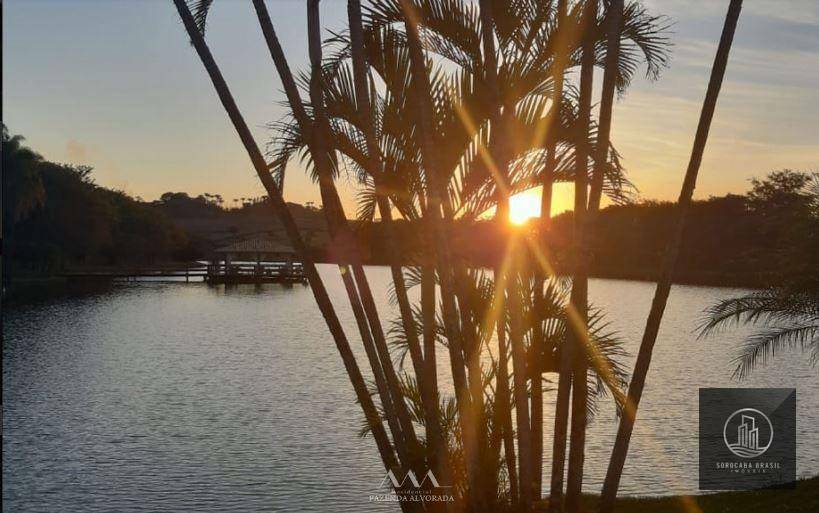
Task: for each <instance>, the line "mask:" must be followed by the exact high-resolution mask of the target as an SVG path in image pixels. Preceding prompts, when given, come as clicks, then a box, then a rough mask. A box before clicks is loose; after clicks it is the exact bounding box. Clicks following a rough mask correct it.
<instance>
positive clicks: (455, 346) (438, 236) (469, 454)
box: [401, 0, 478, 504]
mask: <svg viewBox="0 0 819 513" xmlns="http://www.w3.org/2000/svg"><path fill="white" fill-rule="evenodd" d="M401 8H402V11H403V14H404V25H405V28H406V33H407V45H408V49H409V56H410V70H411V74H412V80H413V87H412V89H413V94H414V95H415V99H416V102H417V105H418V106H419V108H418V119H419V125H420V126H419V135H420V138H421V160H422V162H423V166H424V172H425V177H426V179H427V183H428V184H429V187H428V191H429V192H428V194H429V198H428V199H427V215H428V216H429V221H430V224H431V226H432V231H433V236H434V238H435V253H436V257H437V258H436V261H437V264H438V275H439V279H440V283H441V302H442V305H443V317H444V330H445V331H446V334H447V341H448V349H449V357H450V363H451V366H452V379H453V383H454V386H455V398H456V402H457V404H458V417H459V421H460V425H461V433H462V436H463V451H464V459H465V461H466V462H467V463H466V469H467V482H468V490H467V494H468V501H469V502H470V503H472V504H475V494H476V493H477V490H475V486H474V484H475V483H474V476H475V471H476V466H477V462H478V460H477V440H476V437H475V432H476V431H475V426H474V425H470V424H469V423H468V422H467V419H469V418H470V416H471V412H472V400H471V394H470V391H469V388H468V383H467V378H466V369H465V362H464V352H463V345H462V339H461V333H460V328H459V323H458V312H457V308H456V304H455V289H454V286H453V274H452V266H451V263H452V258H451V253H450V251H449V243H448V241H447V231H446V229H445V222H444V220H443V219H442V214H443V212H442V208H443V207H444V201H446V198H447V195H446V183H445V182H444V180H443V177H442V175H439V173H442V172H443V170H442V169H439V168H438V165H437V158H436V153H435V148H434V144H435V143H434V132H433V124H432V120H433V111H432V102H431V98H430V95H431V86H430V80H429V76H428V74H427V68H426V62H425V59H424V52H423V48H422V46H421V39H420V35H419V28H418V23H419V18H418V13H417V12H416V10H415V6H414V5H413V4H412V2H411V0H401Z"/></svg>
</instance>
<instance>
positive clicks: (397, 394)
mask: <svg viewBox="0 0 819 513" xmlns="http://www.w3.org/2000/svg"><path fill="white" fill-rule="evenodd" d="M319 1H320V0H308V2H307V36H308V47H309V54H310V64H311V74H310V103H311V104H312V106H313V117H314V125H313V133H312V139H313V144H314V149H315V150H316V153H313V161H314V162H316V163H317V170H318V172H319V187H320V189H321V192H322V198H323V202H324V212H325V215H326V216H327V220H328V225H329V228H330V231H331V234H334V236H335V238H336V239H337V240H338V241H339V242H340V246H341V248H342V251H341V254H342V255H344V256H343V257H342V258H344V257H346V259H347V260H348V261H350V263H351V264H352V265H351V267H352V270H353V277H354V278H355V282H356V285H357V286H358V291H359V294H360V296H361V302H362V304H363V307H364V311H365V312H366V314H367V320H368V321H369V326H370V331H371V332H372V336H373V339H374V341H375V347H376V350H377V351H378V355H379V357H380V359H381V366H382V368H383V369H384V374H385V376H386V378H387V379H386V380H387V386H388V389H389V390H390V392H391V395H392V402H393V405H394V408H395V412H396V413H397V417H398V420H399V422H400V424H401V432H402V438H403V439H404V441H405V442H406V447H404V448H403V449H404V451H406V454H407V455H409V454H413V455H414V456H415V457H417V456H418V451H417V450H416V448H417V447H418V442H417V439H416V438H415V431H414V426H413V424H412V418H411V417H410V415H409V410H408V408H407V406H406V403H405V402H404V394H403V392H402V387H401V382H400V381H399V379H398V375H397V374H396V372H395V368H394V366H393V362H392V358H391V356H390V353H389V348H388V347H387V342H386V338H385V336H384V331H383V328H382V326H381V321H380V319H379V316H378V310H377V308H376V305H375V300H374V299H373V295H372V291H371V290H370V284H369V281H368V280H367V275H366V274H365V273H364V268H363V267H362V265H361V257H360V255H359V252H358V248H357V246H356V244H355V238H354V237H353V234H352V231H351V230H350V228H349V226H348V225H347V217H346V215H345V214H344V208H343V207H342V205H341V200H340V198H339V196H338V191H337V190H336V187H335V183H334V181H333V178H332V176H333V175H332V172H331V169H332V164H331V162H330V153H331V152H332V148H331V145H330V138H331V135H330V125H329V122H328V120H327V116H326V113H325V110H324V86H323V77H322V75H321V73H322V72H321V24H320V16H319ZM319 161H323V166H322V165H318V163H319ZM353 299H354V298H351V300H353ZM405 465H406V466H408V467H412V466H413V465H414V462H413V461H409V460H405Z"/></svg>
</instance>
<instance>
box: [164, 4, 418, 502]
mask: <svg viewBox="0 0 819 513" xmlns="http://www.w3.org/2000/svg"><path fill="white" fill-rule="evenodd" d="M174 5H175V6H176V9H177V11H178V12H179V16H180V17H181V18H182V22H183V24H184V26H185V30H186V31H187V33H188V36H189V37H190V39H191V43H192V44H193V46H194V48H195V49H196V52H197V54H198V55H199V58H200V60H201V61H202V64H203V66H204V67H205V70H206V71H207V73H208V75H209V77H210V79H211V82H212V83H213V86H214V89H215V90H216V92H217V94H218V96H219V99H220V100H221V102H222V105H223V107H224V108H225V111H226V112H227V114H228V117H229V118H230V120H231V122H232V123H233V126H234V128H235V129H236V132H237V133H238V135H239V138H240V139H241V140H242V143H243V145H244V146H245V150H246V151H247V153H248V156H249V157H250V160H251V162H252V163H253V167H254V168H255V170H256V173H257V175H258V176H259V179H260V180H261V182H262V185H264V187H265V190H266V191H267V194H268V196H269V197H270V198H271V205H272V206H273V208H274V212H275V214H276V215H277V216H278V218H279V219H280V221H281V222H282V224H283V225H284V228H285V232H286V233H287V235H288V238H289V239H290V243H291V245H292V246H293V248H294V249H295V250H296V252H297V253H298V254H299V256H300V258H301V259H302V262H303V266H304V272H305V276H306V277H307V279H308V282H309V283H310V286H311V289H312V290H313V295H314V297H315V299H316V304H317V305H318V306H319V310H320V311H321V313H322V316H323V317H324V319H325V322H326V323H327V326H328V328H329V330H330V333H331V334H332V336H333V339H334V341H335V343H336V348H337V349H338V351H339V354H340V355H341V358H342V361H343V362H344V366H345V369H346V371H347V374H348V376H349V378H350V381H351V383H352V385H353V389H354V390H355V393H356V397H357V399H358V402H359V404H361V407H362V410H363V411H364V415H365V418H366V419H367V423H368V426H369V428H370V430H371V431H372V433H373V438H374V439H375V441H376V445H377V446H378V450H379V453H380V454H381V459H382V462H383V463H384V466H385V468H386V469H387V470H390V471H393V472H398V471H400V467H399V464H398V461H397V459H396V457H395V453H394V452H393V449H392V446H391V444H390V440H389V438H388V436H387V433H386V431H385V430H384V426H383V424H382V423H381V420H380V418H379V415H378V411H377V410H376V407H375V404H374V403H373V401H372V398H371V397H370V394H369V391H368V390H367V386H366V383H365V382H364V377H363V376H362V374H361V371H360V369H359V368H358V364H357V363H356V360H355V356H354V355H353V352H352V349H351V348H350V345H349V342H348V341H347V338H346V335H345V334H344V330H343V328H342V327H341V323H340V321H339V320H338V316H337V315H336V313H335V309H334V308H333V305H332V302H331V301H330V298H329V296H328V295H327V290H326V288H325V287H324V283H323V282H322V280H321V277H320V276H319V274H318V271H317V270H316V267H315V264H314V263H313V261H312V260H311V259H310V255H309V253H308V251H307V249H306V247H305V245H304V242H303V240H302V238H301V235H300V233H299V230H298V227H297V226H296V223H295V220H294V219H293V217H292V215H291V214H290V211H289V210H288V208H287V205H286V203H285V202H284V198H282V196H281V194H280V192H279V189H278V187H277V185H276V183H275V181H274V180H273V178H272V176H271V175H270V173H269V170H268V165H267V163H266V162H265V160H264V157H263V156H262V154H261V151H260V150H259V148H258V146H257V145H256V143H255V141H254V140H253V136H252V135H251V133H250V129H249V128H248V127H247V123H246V122H245V121H244V118H243V117H242V115H241V113H240V111H239V109H238V107H237V105H236V102H235V100H234V99H233V96H232V94H231V93H230V89H229V88H228V86H227V83H226V82H225V80H224V78H223V77H222V74H221V72H220V70H219V68H218V66H217V64H216V61H215V60H214V59H213V56H212V54H211V53H210V49H209V48H208V47H207V44H206V43H205V40H204V37H203V36H202V33H201V32H200V29H199V27H197V24H196V21H195V20H194V17H193V15H192V14H191V12H190V9H189V8H188V6H187V4H186V3H185V1H184V0H174ZM402 510H404V511H410V510H411V509H410V508H409V506H404V505H402Z"/></svg>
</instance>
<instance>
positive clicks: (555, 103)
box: [532, 0, 569, 498]
mask: <svg viewBox="0 0 819 513" xmlns="http://www.w3.org/2000/svg"><path fill="white" fill-rule="evenodd" d="M566 11H567V2H566V0H558V2H557V10H556V12H555V32H554V33H555V37H557V40H558V41H559V42H560V41H563V37H566V36H564V35H563V34H562V33H561V30H562V31H566V28H565V19H566ZM568 58H569V52H568V50H567V49H566V48H565V46H564V45H558V47H557V49H556V51H555V59H554V62H553V63H552V66H553V68H552V83H553V86H552V87H553V90H552V107H551V111H552V112H551V115H552V119H551V121H550V123H549V129H548V132H547V136H546V137H547V138H546V164H545V166H544V169H543V176H542V179H541V187H542V188H541V197H540V223H539V240H538V242H539V243H540V247H541V248H542V249H541V251H544V252H545V251H546V241H545V238H546V237H547V234H548V233H549V227H550V224H551V219H552V196H553V189H554V173H555V168H556V167H557V135H556V134H557V131H558V129H559V128H560V106H561V104H562V103H563V79H564V76H565V68H566V63H567V62H568ZM546 278H547V275H546V269H543V268H542V266H539V265H538V266H536V268H535V287H534V293H535V298H534V300H535V308H536V309H537V310H538V311H542V310H543V303H544V299H545V298H544V296H543V294H544V293H545V291H544V287H545V285H546ZM532 340H533V348H532V352H533V353H534V358H533V359H532V371H533V372H532V454H533V464H534V469H533V470H532V479H533V481H534V491H533V494H534V496H535V497H538V498H539V497H540V496H541V495H542V493H543V492H542V486H543V485H542V483H543V356H544V349H545V348H544V344H545V341H544V339H543V326H542V325H541V324H538V325H537V326H535V336H534V337H533V338H532ZM561 487H562V485H561Z"/></svg>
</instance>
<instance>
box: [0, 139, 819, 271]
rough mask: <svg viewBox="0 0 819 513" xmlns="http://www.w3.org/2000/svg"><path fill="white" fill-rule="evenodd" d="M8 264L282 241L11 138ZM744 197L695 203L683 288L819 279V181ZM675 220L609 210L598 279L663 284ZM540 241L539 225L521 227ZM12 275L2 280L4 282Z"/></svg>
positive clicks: (48, 266) (766, 185)
mask: <svg viewBox="0 0 819 513" xmlns="http://www.w3.org/2000/svg"><path fill="white" fill-rule="evenodd" d="M2 157H3V234H4V238H3V265H4V269H5V270H8V271H11V272H12V273H23V274H26V273H29V274H31V273H33V274H40V275H43V274H45V275H47V274H53V273H55V272H58V271H59V270H60V269H64V268H65V267H67V266H73V265H99V264H104V265H126V264H146V263H161V262H169V261H190V260H194V259H203V258H208V257H209V256H210V255H211V252H212V251H213V249H215V248H218V247H221V246H225V245H228V244H231V243H233V242H238V241H241V240H244V239H248V238H253V237H258V236H267V237H274V238H281V239H285V235H284V233H283V230H282V227H281V225H280V223H279V222H278V220H277V219H276V217H275V216H274V215H273V213H272V212H271V210H270V207H269V204H268V202H267V201H266V200H265V199H263V198H257V199H253V200H246V201H244V203H243V205H242V206H241V207H238V208H232V209H226V208H224V207H223V206H222V200H221V197H220V196H219V195H216V194H203V195H200V196H197V197H190V196H189V195H188V194H186V193H182V192H168V193H165V194H163V195H162V197H161V198H160V199H159V200H157V201H153V202H149V203H146V202H143V201H139V200H137V199H135V198H132V197H130V196H128V195H127V194H125V193H123V192H121V191H113V190H110V189H106V188H104V187H100V186H98V185H96V184H95V183H94V181H93V179H92V177H91V169H90V168H88V167H84V166H73V165H65V164H58V163H54V162H49V161H47V160H45V159H43V158H42V157H41V156H40V155H38V154H37V153H36V152H34V151H32V150H31V149H29V148H26V147H25V146H23V145H22V138H20V137H11V136H9V134H8V133H7V132H6V131H5V128H4V131H3V148H2ZM751 185H752V187H751V190H750V191H748V193H747V194H745V195H728V196H724V197H718V198H711V199H709V200H705V201H696V202H694V204H693V206H692V209H691V213H690V216H689V218H688V223H687V229H686V231H685V236H684V242H683V245H682V254H681V255H680V262H679V265H678V272H677V276H676V280H677V281H678V282H684V283H699V284H712V285H744V286H763V285H766V284H768V283H775V282H777V281H780V280H781V278H782V277H783V275H785V274H786V275H788V276H789V277H791V278H796V279H815V276H816V274H817V269H819V175H818V174H816V173H800V172H794V171H789V170H784V171H776V172H773V173H771V174H769V175H768V176H767V177H765V178H764V179H762V180H756V179H754V180H752V181H751ZM288 206H289V208H290V211H291V212H292V214H293V217H294V218H295V220H296V223H297V224H298V226H299V228H300V229H301V232H302V235H303V237H304V239H305V241H306V242H307V244H308V246H310V247H311V248H312V251H313V255H312V256H313V258H314V259H316V260H319V261H327V260H329V259H330V258H331V257H332V251H330V250H331V249H332V248H329V247H328V246H329V244H328V242H329V240H330V238H329V236H328V233H327V226H326V223H325V222H324V217H323V213H322V212H321V210H320V209H317V208H315V207H313V206H310V205H308V206H303V205H298V204H294V203H289V204H288ZM673 220H674V205H673V204H671V203H667V202H653V201H647V202H641V203H635V204H630V205H620V206H610V207H608V208H605V209H603V210H602V211H601V212H600V214H599V218H598V222H597V226H596V228H595V229H594V231H593V233H592V234H591V236H590V241H591V247H590V251H591V255H590V256H591V272H592V274H593V275H594V276H600V277H614V278H628V279H655V278H656V275H657V272H658V269H659V266H660V260H661V257H662V254H663V251H664V249H665V244H666V241H667V240H668V237H669V232H670V230H671V229H672V226H673ZM572 224H573V221H572V214H571V213H566V214H562V215H560V216H557V217H556V218H555V219H553V220H552V223H551V228H550V229H549V230H548V232H546V233H545V234H544V235H543V238H544V239H545V242H546V246H547V248H548V251H549V259H550V261H551V262H552V263H553V266H554V268H555V269H556V270H557V272H560V273H567V272H570V271H571V268H572V262H571V260H570V258H569V255H570V254H571V251H570V250H571V246H572V232H573V227H572ZM351 225H352V226H353V229H354V231H355V233H356V236H357V237H358V239H359V241H360V245H361V248H362V255H363V257H364V259H365V262H369V263H386V262H387V258H386V255H387V251H386V249H387V248H386V247H385V245H386V244H387V240H388V239H387V237H386V236H385V234H384V231H383V230H384V227H383V226H382V225H381V223H379V222H365V223H361V222H356V221H351ZM395 229H396V235H397V236H396V244H398V245H399V247H398V248H397V250H398V252H399V254H401V255H402V256H403V258H404V262H405V263H407V264H409V263H412V262H417V261H419V256H420V255H422V254H423V251H422V250H423V249H424V244H423V238H422V237H421V234H422V233H423V231H422V230H421V229H420V228H419V227H418V226H416V225H415V224H413V223H411V222H406V221H397V222H396V223H395ZM522 229H524V230H531V231H532V233H533V234H534V230H535V225H534V222H533V223H530V226H528V227H524V228H522ZM512 230H513V229H512V228H510V227H509V226H506V225H498V224H496V223H494V222H492V221H488V220H487V221H480V222H477V223H473V224H469V225H466V224H464V223H463V222H458V221H456V222H455V223H453V225H452V227H451V233H450V237H449V239H450V241H451V245H452V246H451V247H452V249H453V252H454V253H455V255H456V256H457V257H459V258H464V259H466V260H467V261H469V262H471V263H472V264H473V265H475V266H487V267H491V266H493V265H494V263H495V262H497V261H498V259H499V258H501V256H502V252H503V250H504V248H505V247H506V242H507V239H508V237H509V235H510V233H512ZM8 276H9V274H8V273H4V279H8Z"/></svg>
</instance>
